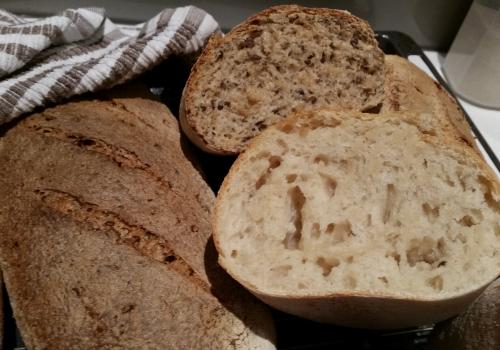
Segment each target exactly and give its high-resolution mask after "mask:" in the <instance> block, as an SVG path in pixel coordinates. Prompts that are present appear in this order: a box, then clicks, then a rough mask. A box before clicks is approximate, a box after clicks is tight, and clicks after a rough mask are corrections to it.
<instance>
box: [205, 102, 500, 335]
mask: <svg viewBox="0 0 500 350" xmlns="http://www.w3.org/2000/svg"><path fill="white" fill-rule="evenodd" d="M315 113H317V111H316V112H315V111H312V112H310V113H298V114H296V115H293V116H291V117H290V118H288V119H287V120H286V121H284V122H282V123H280V124H278V125H276V126H274V127H271V128H269V129H268V131H265V132H263V133H262V134H260V135H259V136H257V137H256V138H255V139H254V140H252V142H251V144H250V146H249V147H248V148H247V150H246V151H245V152H244V153H242V154H240V156H239V157H238V159H237V160H236V162H235V163H234V165H233V167H232V168H231V170H230V172H229V174H228V176H227V177H226V178H225V180H224V182H223V184H222V186H221V189H220V191H219V193H218V196H217V200H216V208H215V211H214V215H213V219H212V227H213V230H214V241H215V244H216V247H217V250H218V252H219V264H220V265H221V266H222V267H223V268H224V269H226V271H227V272H228V273H229V274H230V275H231V276H232V277H233V278H235V279H236V280H238V282H240V283H241V284H242V285H243V286H245V287H246V288H247V289H248V290H250V291H251V292H252V293H253V294H254V295H256V296H257V297H258V298H259V299H261V300H262V301H264V302H265V303H267V304H269V305H271V306H273V307H275V308H277V309H279V310H282V311H285V312H289V313H292V314H295V315H298V316H301V317H305V318H308V319H311V320H315V321H320V322H327V323H334V324H340V325H345V326H351V327H362V328H375V329H387V328H405V327H412V326H416V325H423V324H428V323H433V322H436V321H440V320H443V319H446V318H449V317H451V316H453V315H456V314H457V313H459V312H460V311H462V310H463V309H464V308H465V307H466V306H467V305H468V304H470V303H471V302H472V301H473V300H474V299H475V298H477V297H478V295H480V293H481V292H482V291H483V290H484V289H485V288H486V287H487V286H488V284H489V283H491V281H492V280H494V279H495V278H496V277H497V276H498V275H500V261H497V263H496V265H495V266H494V267H492V268H491V269H492V270H493V269H494V268H495V267H496V271H497V272H495V273H491V271H490V273H489V274H488V275H487V276H485V277H484V278H482V280H481V282H480V283H477V284H475V285H471V286H469V287H467V288H464V289H463V290H460V291H459V292H446V293H441V292H436V293H435V294H428V293H427V295H425V294H420V295H419V294H418V293H416V294H415V293H411V292H410V293H408V292H404V293H403V292H398V291H390V290H389V291H380V290H375V292H370V291H366V290H365V291H359V290H355V289H353V290H346V289H343V290H339V291H338V292H335V291H328V290H325V291H324V292H321V293H319V292H317V291H312V292H307V291H304V292H302V293H300V292H297V289H296V288H295V287H290V288H293V290H292V289H290V291H289V292H288V293H287V292H285V291H279V292H278V291H277V290H274V291H271V290H266V288H263V287H262V288H261V286H260V285H259V281H257V280H256V279H257V277H251V276H248V275H245V274H244V273H243V272H240V271H238V269H236V268H234V267H233V264H235V263H233V262H231V260H230V259H231V258H230V255H232V253H230V252H229V251H228V249H229V248H226V247H225V243H226V239H228V237H227V235H224V236H223V233H222V227H223V225H224V222H222V221H221V217H222V215H224V214H223V213H222V210H223V209H222V204H223V203H224V202H225V201H228V200H229V199H228V197H229V189H230V188H231V187H234V186H237V184H236V183H235V181H236V180H235V178H236V176H237V175H238V174H242V173H245V172H246V171H250V170H249V168H248V163H247V162H248V161H249V160H250V158H251V157H252V156H256V154H255V152H254V150H256V149H257V147H258V145H260V144H264V143H265V142H266V141H267V140H269V139H271V138H274V136H271V134H272V133H273V132H274V131H275V130H278V129H280V130H285V129H288V130H291V129H295V130H297V129H298V130H301V128H303V126H302V125H305V127H306V128H308V127H309V126H308V125H307V124H309V125H310V124H314V123H315V122H314V121H313V122H312V123H309V120H310V119H311V120H314V119H315ZM319 113H324V114H326V115H327V116H328V114H330V116H331V115H334V117H333V118H332V119H331V120H328V119H327V118H325V119H322V120H321V122H319V123H317V124H322V126H327V125H330V126H333V127H336V126H337V125H339V124H341V123H342V121H343V120H344V119H345V118H347V119H349V118H358V119H361V120H377V119H380V120H379V121H381V122H382V120H389V121H392V122H394V123H398V124H399V123H408V124H409V125H414V124H413V123H411V122H406V121H405V119H409V120H412V119H413V118H414V117H413V118H403V117H402V116H401V115H400V114H388V113H386V115H366V114H359V113H356V112H335V111H326V112H325V111H319ZM322 126H320V127H322ZM314 127H317V126H314ZM419 132H420V138H421V139H422V140H423V141H424V142H426V143H429V144H431V145H434V146H435V147H439V148H443V149H447V150H448V152H451V153H452V154H454V155H456V156H458V157H463V158H462V159H464V161H465V160H470V159H472V160H473V163H474V165H475V166H476V167H477V168H479V169H480V171H481V173H482V175H483V176H484V177H485V178H486V179H488V181H489V186H491V188H490V190H491V191H492V193H493V194H494V195H493V196H494V197H493V204H492V205H493V206H494V207H496V212H497V213H498V211H499V201H498V199H495V198H497V197H498V194H499V193H500V186H499V183H498V181H497V179H496V176H495V174H494V173H493V171H492V170H491V169H490V168H489V167H488V166H487V165H486V163H484V161H483V160H482V158H480V156H479V155H478V154H477V153H476V152H475V151H474V150H473V149H472V148H469V147H466V146H464V144H463V143H462V142H459V141H457V140H456V139H455V138H453V137H448V136H446V135H444V136H443V135H441V136H442V137H439V138H438V137H435V136H433V135H431V134H427V133H426V130H425V129H424V130H419ZM299 133H300V131H299ZM399 146H402V145H399ZM407 146H410V145H407ZM395 147H397V145H395ZM271 153H272V152H271ZM464 164H465V163H464ZM241 190H243V188H242V189H241ZM236 205H237V203H232V204H231V206H236ZM269 214H271V213H269ZM495 230H496V231H497V232H498V231H500V226H499V225H497V227H496V228H495ZM497 236H498V233H497ZM491 244H495V243H494V242H491ZM497 246H498V244H497ZM243 249H244V248H243ZM278 254H279V253H278ZM497 260H498V259H497ZM259 261H260V263H261V264H263V265H265V264H266V262H265V261H264V260H263V258H261V259H260V260H259ZM398 265H399V263H398ZM291 286H292V285H291Z"/></svg>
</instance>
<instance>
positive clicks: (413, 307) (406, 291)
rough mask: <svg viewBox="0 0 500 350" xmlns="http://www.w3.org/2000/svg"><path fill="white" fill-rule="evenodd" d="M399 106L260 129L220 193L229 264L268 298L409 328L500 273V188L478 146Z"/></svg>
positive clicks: (218, 213)
mask: <svg viewBox="0 0 500 350" xmlns="http://www.w3.org/2000/svg"><path fill="white" fill-rule="evenodd" d="M405 119H409V120H413V119H412V118H403V117H402V116H401V115H399V114H385V115H383V114H379V115H370V114H362V113H359V112H334V111H330V110H319V111H313V112H307V113H301V114H298V115H295V116H292V117H291V118H289V119H287V120H286V121H285V122H283V123H281V124H279V125H278V126H275V127H271V128H269V129H268V130H266V131H265V132H263V133H262V134H261V135H260V136H258V137H256V138H255V140H254V141H253V142H252V143H251V145H250V146H249V148H248V149H247V151H246V152H244V153H243V154H242V155H240V156H239V158H238V159H237V161H236V162H235V164H234V165H233V167H232V169H231V171H230V173H229V175H228V176H227V177H226V179H225V181H224V183H223V185H222V188H221V190H220V192H219V194H218V197H217V201H216V210H215V214H214V219H213V227H214V238H215V242H216V246H217V249H218V251H219V254H220V256H219V262H220V264H221V265H222V266H223V267H224V268H225V269H226V270H227V271H228V272H229V273H230V274H231V275H232V276H233V277H234V278H235V279H237V280H238V281H239V282H240V283H241V284H243V285H244V286H245V287H247V288H248V289H249V290H250V291H251V292H252V293H254V294H255V295H256V296H258V297H259V298H261V299H262V300H263V301H265V302H267V303H268V304H270V305H272V306H274V307H276V308H278V309H280V310H283V311H286V312H289V313H292V314H296V315H299V316H303V317H306V318H309V319H312V320H317V321H321V322H331V323H336V324H341V325H346V326H356V327H366V328H402V327H409V326H415V325H420V324H425V323H429V322H434V321H438V320H442V319H445V318H447V317H450V316H452V315H454V314H457V313H458V312H459V311H461V310H462V309H463V308H464V307H465V306H466V305H467V304H468V303H470V302H471V301H472V300H473V299H474V298H475V297H477V295H479V293H480V292H481V291H482V290H483V289H484V288H485V287H486V286H487V285H488V283H490V282H491V281H492V280H493V279H494V278H496V277H497V276H498V274H499V272H500V253H499V249H500V202H499V200H500V196H499V184H498V181H497V179H496V178H494V175H492V172H491V169H489V168H488V167H487V166H486V165H485V163H484V162H483V161H482V159H481V158H480V157H479V155H478V154H477V153H476V152H475V151H473V150H472V149H471V148H470V147H465V146H464V145H463V144H461V143H459V142H458V141H456V140H454V139H452V138H442V137H436V136H433V135H430V134H428V133H426V132H422V131H421V130H420V129H419V128H418V127H417V126H415V125H414V124H412V123H409V122H407V121H406V120H405Z"/></svg>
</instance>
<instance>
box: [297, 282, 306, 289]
mask: <svg viewBox="0 0 500 350" xmlns="http://www.w3.org/2000/svg"><path fill="white" fill-rule="evenodd" d="M297 288H299V289H306V288H307V286H306V285H305V284H304V283H302V282H299V283H298V284H297Z"/></svg>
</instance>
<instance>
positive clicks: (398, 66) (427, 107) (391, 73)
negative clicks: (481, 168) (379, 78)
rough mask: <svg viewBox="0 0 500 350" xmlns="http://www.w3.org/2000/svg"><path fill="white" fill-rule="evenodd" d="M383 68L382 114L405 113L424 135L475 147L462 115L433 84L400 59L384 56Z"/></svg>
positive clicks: (437, 84)
mask: <svg viewBox="0 0 500 350" xmlns="http://www.w3.org/2000/svg"><path fill="white" fill-rule="evenodd" d="M385 65H386V76H385V88H384V102H383V103H382V108H381V112H382V113H384V112H409V113H411V114H410V115H411V116H414V117H416V118H417V120H416V121H418V122H419V126H420V127H421V128H424V129H425V130H426V131H427V132H430V133H434V134H436V135H437V134H447V135H449V136H451V137H453V138H455V139H457V140H458V141H463V142H466V143H467V144H469V145H470V146H473V147H476V143H475V141H474V136H473V134H472V131H471V129H470V127H469V124H468V123H467V120H466V119H465V116H464V115H463V113H462V111H461V110H460V108H459V106H458V105H457V103H456V102H455V100H454V99H453V98H452V97H451V96H450V95H449V94H448V93H447V92H446V90H445V89H444V88H443V87H442V86H441V85H440V84H439V83H438V82H437V81H435V80H433V79H432V78H431V77H429V76H428V75H427V74H426V73H425V72H424V71H422V70H421V69H420V68H418V67H417V66H416V65H414V64H413V63H411V62H410V61H408V60H407V59H405V58H403V57H400V56H394V55H386V56H385ZM405 116H406V115H405ZM416 121H415V122H416Z"/></svg>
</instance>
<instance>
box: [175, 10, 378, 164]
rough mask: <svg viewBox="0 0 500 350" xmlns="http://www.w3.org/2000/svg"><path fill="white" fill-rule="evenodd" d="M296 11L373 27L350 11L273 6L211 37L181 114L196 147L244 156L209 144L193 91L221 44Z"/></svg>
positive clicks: (185, 94) (190, 81)
mask: <svg viewBox="0 0 500 350" xmlns="http://www.w3.org/2000/svg"><path fill="white" fill-rule="evenodd" d="M295 12H303V13H307V14H320V15H324V16H332V17H333V16H335V17H340V18H342V20H343V21H345V22H346V23H352V24H356V25H358V26H359V27H360V28H362V29H363V30H370V31H371V27H370V25H369V23H368V22H367V21H365V20H363V19H360V18H358V17H355V16H353V15H351V14H350V13H349V12H347V11H343V10H335V9H329V8H308V7H302V6H297V5H281V6H274V7H270V8H268V9H266V10H263V11H261V12H259V13H257V14H255V15H253V16H251V17H249V18H247V19H246V20H245V21H243V22H242V23H240V24H239V25H237V26H235V27H234V28H233V29H232V30H231V31H230V32H229V33H227V34H226V35H224V36H222V35H220V34H213V35H212V36H211V37H210V39H209V41H208V43H207V45H206V46H205V48H204V50H203V52H202V53H201V55H200V57H199V58H198V60H197V61H196V63H195V64H194V65H193V67H192V69H191V74H190V76H189V78H188V81H187V83H186V86H185V88H184V91H183V94H182V100H181V108H180V112H179V113H180V122H181V127H182V130H183V131H184V133H185V134H186V135H187V136H188V137H189V138H190V140H191V141H192V142H193V143H194V144H195V145H197V146H198V147H200V148H201V149H202V150H204V151H206V152H208V153H212V154H219V155H235V154H238V153H240V150H239V149H227V148H222V147H215V146H214V145H212V144H211V143H210V142H208V141H207V140H206V138H205V136H204V135H203V133H202V132H201V131H200V130H199V128H198V126H197V122H196V118H195V116H194V115H193V113H191V111H190V109H189V106H192V105H193V92H194V91H195V90H196V89H201V87H199V86H198V85H199V82H198V77H199V75H200V74H203V68H204V66H205V65H207V64H209V63H210V62H211V61H212V59H213V55H214V52H215V49H216V48H217V47H218V46H219V45H221V43H223V42H228V41H231V40H233V39H235V38H238V36H240V35H241V34H244V33H245V32H246V31H247V29H248V27H249V26H250V25H251V24H252V22H255V21H259V20H262V19H264V20H265V19H266V18H267V17H269V15H271V14H274V13H279V14H290V13H295ZM373 44H374V46H375V47H378V44H377V43H376V41H375V39H373ZM379 103H380V102H377V103H374V104H373V105H369V106H366V109H370V108H374V107H376V106H377V105H378V104H379Z"/></svg>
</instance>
